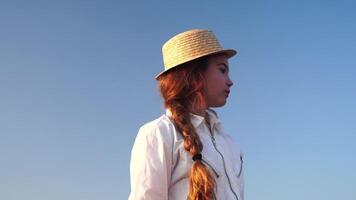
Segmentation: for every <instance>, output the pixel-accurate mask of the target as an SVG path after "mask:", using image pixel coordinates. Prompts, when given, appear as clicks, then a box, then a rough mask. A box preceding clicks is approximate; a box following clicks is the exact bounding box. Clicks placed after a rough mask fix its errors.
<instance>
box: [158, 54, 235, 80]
mask: <svg viewBox="0 0 356 200" xmlns="http://www.w3.org/2000/svg"><path fill="white" fill-rule="evenodd" d="M216 54H225V55H227V58H231V57H233V56H235V55H236V54H237V51H236V50H235V49H223V50H220V51H215V52H209V53H207V54H202V55H199V56H196V57H193V58H190V59H189V60H186V61H183V62H181V63H178V64H176V65H175V66H172V67H170V68H169V69H166V70H164V71H162V72H160V73H159V74H157V75H156V76H155V79H156V80H158V79H159V77H160V76H161V75H163V74H165V73H167V72H169V71H171V70H172V69H175V68H176V67H178V66H180V65H182V64H185V63H187V62H190V61H193V60H196V59H198V58H202V57H204V56H211V55H216Z"/></svg>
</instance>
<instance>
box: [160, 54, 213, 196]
mask: <svg viewBox="0 0 356 200" xmlns="http://www.w3.org/2000/svg"><path fill="white" fill-rule="evenodd" d="M207 64H208V58H207V57H203V58H200V59H197V60H194V61H190V62H188V63H185V64H183V65H182V66H178V67H176V68H174V69H171V70H170V71H168V72H166V73H164V74H162V75H161V76H160V77H159V79H158V81H159V89H160V92H161V95H162V97H163V99H164V106H165V107H166V108H168V109H169V110H170V111H171V112H172V117H171V120H172V121H173V122H174V123H175V125H176V128H177V129H178V131H179V132H180V133H181V135H182V136H183V138H184V148H185V150H187V151H188V152H189V153H190V154H191V155H192V156H194V155H196V154H199V153H201V152H202V150H203V144H202V142H201V140H200V138H199V135H198V134H197V132H196V130H195V128H194V126H193V125H192V123H191V121H190V111H191V110H192V109H193V108H194V109H198V110H203V109H206V102H205V98H204V90H203V83H204V72H205V71H206V68H207ZM215 187H216V182H215V178H214V177H213V175H212V173H211V172H210V171H209V170H208V168H207V166H206V165H204V163H203V162H202V161H201V160H196V161H194V163H193V165H192V168H191V170H190V172H189V192H188V200H213V199H215Z"/></svg>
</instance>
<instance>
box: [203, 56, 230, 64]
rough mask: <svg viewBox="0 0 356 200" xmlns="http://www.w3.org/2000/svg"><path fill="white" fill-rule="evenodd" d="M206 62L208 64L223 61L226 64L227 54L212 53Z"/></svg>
mask: <svg viewBox="0 0 356 200" xmlns="http://www.w3.org/2000/svg"><path fill="white" fill-rule="evenodd" d="M208 63H209V64H221V63H225V64H226V65H227V64H228V59H227V55H225V54H217V55H212V56H210V57H209V60H208Z"/></svg>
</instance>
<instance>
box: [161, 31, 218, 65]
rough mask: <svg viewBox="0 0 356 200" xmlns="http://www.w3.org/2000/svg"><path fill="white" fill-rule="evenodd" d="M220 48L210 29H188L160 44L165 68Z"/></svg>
mask: <svg viewBox="0 0 356 200" xmlns="http://www.w3.org/2000/svg"><path fill="white" fill-rule="evenodd" d="M220 50H222V48H221V46H220V44H219V41H218V40H217V39H216V37H215V34H214V33H213V32H212V31H209V30H201V29H194V30H189V31H186V32H183V33H180V34H178V35H176V36H174V37H173V38H171V39H170V40H168V41H167V42H166V43H165V44H164V45H163V46H162V55H163V63H164V67H165V70H167V69H169V68H171V67H174V66H177V65H179V64H182V63H184V62H186V61H189V60H193V59H194V58H196V57H200V56H201V55H204V54H209V53H212V52H215V51H220Z"/></svg>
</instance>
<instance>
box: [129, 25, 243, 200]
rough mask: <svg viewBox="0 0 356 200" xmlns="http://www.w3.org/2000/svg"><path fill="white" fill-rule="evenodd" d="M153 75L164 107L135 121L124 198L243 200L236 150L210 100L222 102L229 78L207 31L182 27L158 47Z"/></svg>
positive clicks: (222, 52)
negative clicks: (159, 62) (158, 64)
mask: <svg viewBox="0 0 356 200" xmlns="http://www.w3.org/2000/svg"><path fill="white" fill-rule="evenodd" d="M162 52H163V61H164V66H165V70H164V71H163V72H161V73H160V74H158V75H157V76H156V79H157V80H158V85H159V90H160V93H161V95H162V97H163V100H164V106H165V108H166V114H165V115H162V116H161V117H160V118H158V119H156V120H154V121H151V122H149V123H147V124H145V125H143V126H142V127H141V128H140V130H139V132H138V135H137V137H136V140H135V143H134V146H133V149H132V155H131V163H130V175H131V193H130V196H129V199H130V200H136V199H147V200H148V199H149V200H161V199H162V200H167V199H169V200H183V199H184V200H186V199H188V200H213V199H218V200H230V199H231V200H243V198H244V197H243V190H244V188H243V187H244V181H243V156H242V153H241V152H240V150H239V148H238V147H237V145H236V144H235V143H234V141H233V140H232V138H231V137H230V136H229V135H227V134H226V133H225V132H224V130H223V128H222V125H221V122H220V120H219V119H218V117H217V114H216V113H215V111H213V110H212V109H211V108H212V107H221V106H224V105H225V103H226V99H227V98H228V96H229V93H230V88H231V86H232V85H233V82H232V81H231V79H230V78H229V64H228V59H229V58H230V57H232V56H234V55H235V54H236V51H235V50H233V49H223V48H222V47H221V46H220V44H219V42H218V40H217V39H216V37H215V35H214V33H213V32H211V31H208V30H189V31H186V32H183V33H180V34H178V35H176V36H174V37H173V38H171V39H170V40H168V41H167V42H166V43H165V44H164V45H163V47H162Z"/></svg>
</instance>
